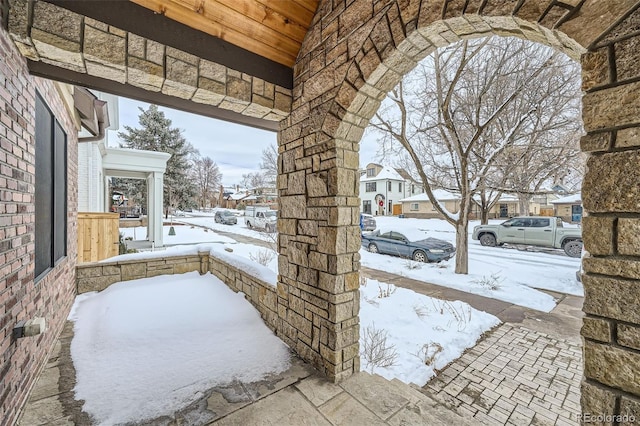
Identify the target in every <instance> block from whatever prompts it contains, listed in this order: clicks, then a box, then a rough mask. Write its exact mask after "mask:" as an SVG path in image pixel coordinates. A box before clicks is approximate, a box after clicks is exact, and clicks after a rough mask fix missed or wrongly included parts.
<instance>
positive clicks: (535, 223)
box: [531, 219, 549, 228]
mask: <svg viewBox="0 0 640 426" xmlns="http://www.w3.org/2000/svg"><path fill="white" fill-rule="evenodd" d="M547 226H549V219H531V227H532V228H546V227H547Z"/></svg>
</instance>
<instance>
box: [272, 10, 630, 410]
mask: <svg viewBox="0 0 640 426" xmlns="http://www.w3.org/2000/svg"><path fill="white" fill-rule="evenodd" d="M638 7H639V6H638V4H637V2H634V1H614V2H607V5H603V4H601V3H600V4H599V2H595V1H592V2H588V1H587V2H557V1H533V0H529V1H508V2H504V1H491V0H489V1H486V0H485V1H480V0H478V1H472V0H470V1H457V0H454V1H447V2H442V1H422V2H419V1H411V0H407V1H397V2H385V3H383V4H375V5H372V4H371V3H370V2H367V1H355V2H352V3H350V4H349V6H345V5H344V4H342V3H339V4H335V2H333V3H332V2H322V3H321V5H320V8H319V11H320V12H319V13H318V15H317V16H316V19H315V20H314V24H313V25H312V27H311V29H310V31H309V34H308V35H307V38H306V40H305V43H304V44H303V48H302V51H301V53H300V56H299V58H298V62H297V65H296V80H295V83H294V100H293V108H292V112H291V114H290V115H289V117H288V118H287V119H286V120H285V121H283V122H282V129H281V132H280V134H279V149H280V153H281V155H280V160H279V172H280V174H279V177H278V188H279V195H280V205H281V221H280V225H279V230H280V242H279V249H280V259H279V266H280V279H279V283H278V292H279V299H278V303H279V315H280V327H279V328H280V329H281V330H282V331H283V333H282V334H283V338H284V339H285V340H286V341H287V342H288V343H289V344H290V345H291V346H292V347H293V348H295V349H296V351H298V353H300V354H301V355H302V356H303V357H305V358H306V359H308V360H310V361H312V362H313V363H314V364H315V365H316V366H317V367H318V368H320V369H321V370H322V371H324V372H325V373H326V374H327V375H328V376H329V377H331V378H333V379H334V380H341V379H343V378H345V377H347V376H349V375H350V374H352V373H353V372H355V371H358V370H359V358H358V337H359V328H358V311H359V294H358V293H359V292H358V286H359V277H358V269H359V260H360V258H359V254H358V250H359V247H360V245H359V235H358V234H359V232H358V212H359V202H358V186H357V184H358V175H357V168H358V143H359V140H360V138H361V136H362V133H363V131H364V128H365V127H366V126H367V124H368V122H369V119H370V118H371V117H372V116H373V114H374V113H375V111H376V110H377V108H378V106H379V105H380V102H381V101H382V99H383V98H384V97H385V95H386V92H387V91H388V90H389V89H391V88H392V87H393V86H394V85H395V84H397V83H398V82H399V80H400V78H401V76H402V75H404V74H405V73H406V72H407V71H409V70H410V69H412V68H413V67H414V66H415V64H416V62H417V61H418V60H420V59H422V58H424V57H425V56H426V55H427V54H428V53H430V52H431V51H432V50H433V49H435V48H436V47H438V46H444V45H447V44H449V43H452V42H455V41H457V40H459V39H460V38H470V37H482V36H486V35H490V34H497V35H509V36H518V37H521V38H525V39H528V40H531V41H535V42H540V43H544V44H548V45H550V46H552V47H555V48H557V49H560V50H562V51H564V52H565V53H568V54H569V55H570V56H572V57H573V58H575V59H577V60H580V62H581V65H582V69H583V89H584V90H585V92H586V94H585V96H584V98H583V120H584V124H585V129H586V131H587V132H588V133H587V135H586V136H584V137H583V139H582V141H581V146H582V149H583V150H584V151H585V152H588V153H590V155H589V159H588V173H587V175H586V177H585V181H584V185H583V200H584V205H585V210H586V211H587V212H588V216H587V217H585V219H584V230H583V235H584V240H585V248H586V249H587V251H589V253H590V254H591V255H590V256H589V257H588V258H586V259H585V261H584V269H585V274H584V280H583V281H584V286H585V304H584V311H585V313H586V318H585V320H584V326H583V330H582V335H583V337H584V339H585V350H584V351H585V380H584V382H583V397H582V403H583V412H585V413H602V414H620V413H622V414H624V413H629V412H634V410H635V412H636V413H637V412H638V407H640V403H638V397H639V396H640V388H639V387H638V384H637V375H638V371H640V355H638V350H639V349H640V344H638V341H639V339H640V337H639V336H640V327H639V325H640V317H639V316H638V315H639V314H638V313H639V312H640V309H639V308H640V284H638V283H639V280H640V273H639V272H638V271H639V270H640V257H639V256H640V236H639V231H640V202H638V200H639V199H640V168H639V167H638V165H639V164H640V138H639V136H638V128H637V126H638V125H639V124H640V102H639V101H638V99H639V97H638V95H640V83H638V82H637V80H638V77H639V76H640V72H639V71H637V69H638V67H634V66H633V64H634V63H636V62H637V61H638V60H640V53H638V49H637V45H638V40H640V39H638V38H637V37H638V35H639V32H638V31H637V25H636V24H635V22H636V21H637V19H638V17H639V16H640V13H639V11H638ZM623 366H624V368H622V367H623Z"/></svg>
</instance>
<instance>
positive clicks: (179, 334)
mask: <svg viewBox="0 0 640 426" xmlns="http://www.w3.org/2000/svg"><path fill="white" fill-rule="evenodd" d="M69 319H70V320H72V321H74V322H75V324H74V338H73V341H72V343H71V356H72V358H73V363H74V367H75V369H76V380H77V384H76V387H75V389H74V390H75V396H76V399H78V400H84V401H85V404H84V407H83V410H84V411H86V412H88V413H89V414H90V415H91V416H92V417H94V420H95V422H96V424H100V425H113V424H122V423H133V422H141V421H143V420H145V419H151V418H155V417H159V416H161V415H165V414H172V413H173V412H174V411H175V410H178V409H180V408H183V407H184V406H186V405H187V404H189V403H190V402H192V401H193V400H195V399H196V398H197V397H199V396H201V394H200V392H202V391H204V390H207V389H209V388H211V387H213V386H215V385H218V384H223V383H229V382H231V381H233V380H240V381H244V382H253V381H257V380H260V379H262V378H264V377H265V376H266V375H267V374H269V373H278V372H281V371H284V370H286V369H287V368H289V366H290V352H289V349H288V348H287V346H286V345H285V344H284V343H283V342H282V341H281V340H280V339H279V338H277V337H276V336H275V335H274V334H273V333H272V332H271V331H270V330H269V329H268V328H267V326H266V325H265V324H264V323H263V321H262V319H261V318H260V315H259V313H258V312H257V311H256V310H255V309H254V308H253V307H252V306H251V305H250V304H249V303H248V302H247V301H246V300H245V299H244V297H243V295H242V294H241V293H234V292H233V291H231V290H230V289H229V288H228V287H227V286H226V285H225V284H224V283H222V282H221V281H220V280H218V279H217V278H216V277H214V276H213V275H210V274H207V275H203V276H200V275H199V274H198V273H197V272H192V273H187V274H183V275H171V276H159V277H154V278H146V279H141V280H135V281H128V282H125V283H117V284H114V285H112V286H110V287H109V288H107V289H106V290H104V291H102V292H100V293H87V294H83V295H80V296H78V297H77V298H76V302H75V304H74V307H73V310H72V312H71V314H70V316H69Z"/></svg>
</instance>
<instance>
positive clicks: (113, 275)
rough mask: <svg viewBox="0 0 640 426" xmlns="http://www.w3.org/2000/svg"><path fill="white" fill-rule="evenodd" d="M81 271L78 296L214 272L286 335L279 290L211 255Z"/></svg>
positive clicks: (104, 264)
mask: <svg viewBox="0 0 640 426" xmlns="http://www.w3.org/2000/svg"><path fill="white" fill-rule="evenodd" d="M77 271H78V272H77V289H78V294H82V293H87V292H89V291H102V290H104V289H105V288H107V287H109V286H110V285H111V284H114V283H116V282H120V281H131V280H136V279H139V278H150V277H155V276H158V275H172V274H183V273H185V272H193V271H198V272H199V273H200V274H204V273H206V272H211V273H212V274H213V275H215V276H216V277H218V278H219V279H220V280H221V281H222V282H224V283H225V284H226V285H227V286H229V288H231V289H232V290H233V291H241V292H243V293H244V294H245V297H246V299H247V300H248V301H249V302H250V303H251V304H252V305H253V306H254V307H255V308H256V309H257V310H258V312H260V315H261V316H262V319H263V320H264V321H265V323H266V324H267V326H269V328H271V329H272V330H273V331H274V332H275V333H276V334H277V335H281V334H282V332H283V330H281V329H279V328H278V321H277V319H278V313H277V296H276V288H275V287H274V286H273V285H271V284H268V283H265V282H263V281H262V280H260V279H258V278H256V277H254V276H252V275H250V274H248V273H246V272H245V271H243V270H241V269H239V268H237V267H235V266H233V265H230V264H228V263H226V262H225V261H223V260H220V259H218V258H216V257H213V256H211V255H210V254H209V252H208V251H207V252H201V253H198V254H194V255H187V256H166V257H157V258H152V259H137V260H125V261H116V262H100V263H83V264H79V265H78V266H77Z"/></svg>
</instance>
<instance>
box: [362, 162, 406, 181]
mask: <svg viewBox="0 0 640 426" xmlns="http://www.w3.org/2000/svg"><path fill="white" fill-rule="evenodd" d="M378 180H398V181H404V178H403V177H402V176H400V174H399V173H398V172H397V171H395V170H394V169H392V168H391V167H388V166H384V167H383V168H382V170H380V173H378V174H377V175H376V176H371V177H367V176H366V175H365V176H362V177H361V178H360V182H374V181H378Z"/></svg>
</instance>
